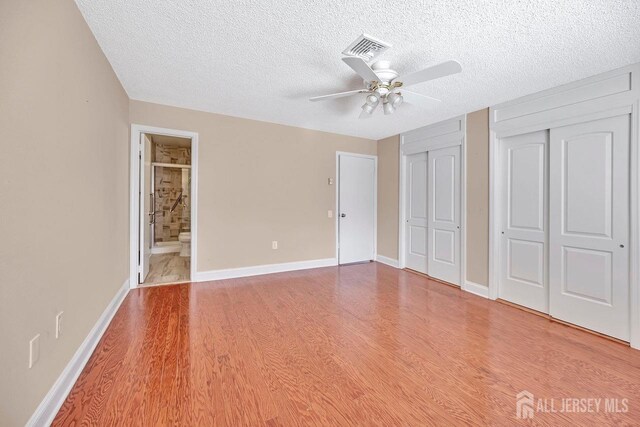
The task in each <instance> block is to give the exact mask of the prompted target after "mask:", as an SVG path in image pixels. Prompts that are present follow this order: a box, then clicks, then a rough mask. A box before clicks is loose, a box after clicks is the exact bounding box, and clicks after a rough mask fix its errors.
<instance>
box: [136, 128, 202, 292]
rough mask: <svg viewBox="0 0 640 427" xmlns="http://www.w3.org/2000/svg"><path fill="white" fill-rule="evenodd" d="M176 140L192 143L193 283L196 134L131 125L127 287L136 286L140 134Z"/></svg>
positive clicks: (194, 265) (194, 260) (193, 261)
mask: <svg viewBox="0 0 640 427" xmlns="http://www.w3.org/2000/svg"><path fill="white" fill-rule="evenodd" d="M145 133H147V134H153V135H165V136H176V137H180V138H190V139H191V195H192V196H191V272H190V277H191V278H192V279H195V277H196V272H197V271H198V270H197V262H198V133H197V132H190V131H185V130H177V129H167V128H160V127H155V126H146V125H139V124H132V125H131V139H130V144H129V287H130V288H131V289H134V288H137V287H139V284H138V260H139V258H138V244H139V236H140V204H139V203H138V192H139V189H140V168H141V167H142V165H141V164H140V138H141V135H142V134H145Z"/></svg>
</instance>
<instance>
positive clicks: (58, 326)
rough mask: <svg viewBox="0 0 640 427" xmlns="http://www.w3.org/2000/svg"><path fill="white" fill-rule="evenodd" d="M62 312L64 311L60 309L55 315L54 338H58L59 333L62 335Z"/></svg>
mask: <svg viewBox="0 0 640 427" xmlns="http://www.w3.org/2000/svg"><path fill="white" fill-rule="evenodd" d="M63 314H64V311H61V312H60V313H58V314H57V315H56V339H58V338H60V335H62V315H63Z"/></svg>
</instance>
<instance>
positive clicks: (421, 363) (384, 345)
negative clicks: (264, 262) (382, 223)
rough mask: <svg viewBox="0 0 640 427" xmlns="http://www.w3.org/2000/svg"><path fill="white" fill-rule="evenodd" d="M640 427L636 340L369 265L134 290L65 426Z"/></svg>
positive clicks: (64, 416)
mask: <svg viewBox="0 0 640 427" xmlns="http://www.w3.org/2000/svg"><path fill="white" fill-rule="evenodd" d="M522 390H528V391H529V392H531V393H533V395H534V396H535V399H536V401H535V402H536V405H537V401H538V400H537V399H539V398H542V399H547V408H548V409H549V408H550V405H551V403H550V402H551V399H554V409H555V410H556V411H560V409H561V407H562V404H563V401H562V400H561V399H564V398H601V399H602V401H601V402H600V406H599V412H594V413H576V412H574V413H563V412H547V413H543V412H535V413H534V418H533V419H532V420H519V419H517V418H516V394H517V393H519V392H520V391H522ZM605 398H619V399H628V402H627V406H628V411H627V412H620V413H610V412H605V403H604V399H605ZM619 408H620V409H624V407H623V406H622V402H619ZM578 409H579V408H578ZM639 422H640V351H637V350H632V349H630V348H629V347H627V346H624V345H622V344H618V343H614V342H611V341H608V340H606V339H603V338H601V337H597V336H594V335H592V334H589V333H586V332H583V331H580V330H576V329H574V328H570V327H567V326H565V325H561V324H558V323H554V322H551V321H549V320H547V319H544V318H541V317H539V316H536V315H533V314H530V313H526V312H523V311H521V310H518V309H516V308H514V307H510V306H507V305H504V304H499V303H497V302H495V301H489V300H485V299H483V298H480V297H477V296H474V295H471V294H469V293H465V292H462V291H460V290H458V289H456V288H452V287H450V286H445V285H443V284H441V283H436V282H433V281H430V280H429V279H427V278H424V277H421V276H419V275H416V274H413V273H410V272H407V271H401V270H396V269H394V268H391V267H387V266H385V265H382V264H377V263H371V264H360V265H351V266H345V267H329V268H322V269H315V270H306V271H299V272H290V273H281V274H272V275H267V276H257V277H247V278H242V279H233V280H221V281H217V282H208V283H197V284H184V285H175V286H161V287H154V288H145V289H137V290H133V291H131V293H130V294H129V295H128V296H127V298H126V299H125V301H124V303H123V305H122V307H121V308H120V310H119V311H118V313H117V314H116V316H115V318H114V320H113V322H112V323H111V325H110V326H109V329H108V330H107V332H106V333H105V335H104V337H103V338H102V340H101V342H100V344H99V345H98V347H97V349H96V351H95V353H94V354H93V356H92V357H91V359H90V360H89V362H88V364H87V366H86V368H85V369H84V371H83V373H82V374H81V376H80V378H79V379H78V381H77V383H76V385H75V386H74V388H73V389H72V391H71V393H70V394H69V396H68V398H67V400H66V402H65V403H64V405H63V406H62V408H61V409H60V412H59V413H58V416H57V418H56V419H55V422H54V425H56V426H61V425H80V424H82V425H109V426H111V425H145V426H147V425H149V426H156V425H185V426H195V425H221V426H222V425H226V426H257V425H269V426H275V425H286V426H292V425H318V426H336V425H366V426H369V425H384V426H400V425H403V426H405V425H412V426H423V425H489V424H491V425H514V424H518V423H523V424H531V423H533V424H538V425H602V424H611V425H614V424H616V425H622V424H625V425H632V424H638V423H639Z"/></svg>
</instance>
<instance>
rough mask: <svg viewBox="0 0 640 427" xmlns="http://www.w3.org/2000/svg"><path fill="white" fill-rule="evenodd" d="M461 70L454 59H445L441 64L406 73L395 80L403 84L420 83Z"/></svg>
mask: <svg viewBox="0 0 640 427" xmlns="http://www.w3.org/2000/svg"><path fill="white" fill-rule="evenodd" d="M460 71H462V66H461V65H460V64H459V63H458V62H456V61H445V62H443V63H442V64H438V65H434V66H432V67H428V68H425V69H424V70H420V71H416V72H415V73H411V74H407V75H406V76H404V77H398V78H397V79H396V81H400V82H402V85H403V86H410V85H414V84H416V83H422V82H426V81H429V80H435V79H439V78H440V77H445V76H450V75H451V74H457V73H459V72H460Z"/></svg>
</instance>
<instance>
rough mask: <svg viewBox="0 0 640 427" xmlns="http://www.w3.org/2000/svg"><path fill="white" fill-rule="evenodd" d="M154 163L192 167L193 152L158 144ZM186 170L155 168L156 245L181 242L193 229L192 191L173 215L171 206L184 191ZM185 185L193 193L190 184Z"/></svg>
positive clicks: (187, 178) (187, 175) (187, 176)
mask: <svg viewBox="0 0 640 427" xmlns="http://www.w3.org/2000/svg"><path fill="white" fill-rule="evenodd" d="M153 161H154V162H157V163H172V164H182V165H188V164H191V149H190V148H183V147H170V146H165V145H159V144H156V145H155V150H154V160H153ZM183 170H187V171H189V169H182V168H172V167H162V166H157V167H156V168H155V180H154V181H155V211H156V222H155V228H154V238H155V241H156V242H175V241H177V240H178V234H180V233H181V232H183V231H189V230H190V229H191V209H190V205H191V203H190V201H191V200H190V194H189V192H188V191H187V192H185V193H184V194H183V197H184V198H183V202H182V203H180V204H178V206H177V207H176V208H175V210H174V211H173V212H171V206H173V204H174V203H175V201H176V198H177V197H178V196H179V195H180V192H181V191H182V187H183V174H182V171H183ZM184 179H185V180H187V181H188V180H189V174H188V173H187V174H185V177H184ZM184 184H185V186H186V187H187V188H188V189H189V190H190V188H191V186H190V185H189V183H188V182H185V183H184ZM185 196H186V197H185Z"/></svg>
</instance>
